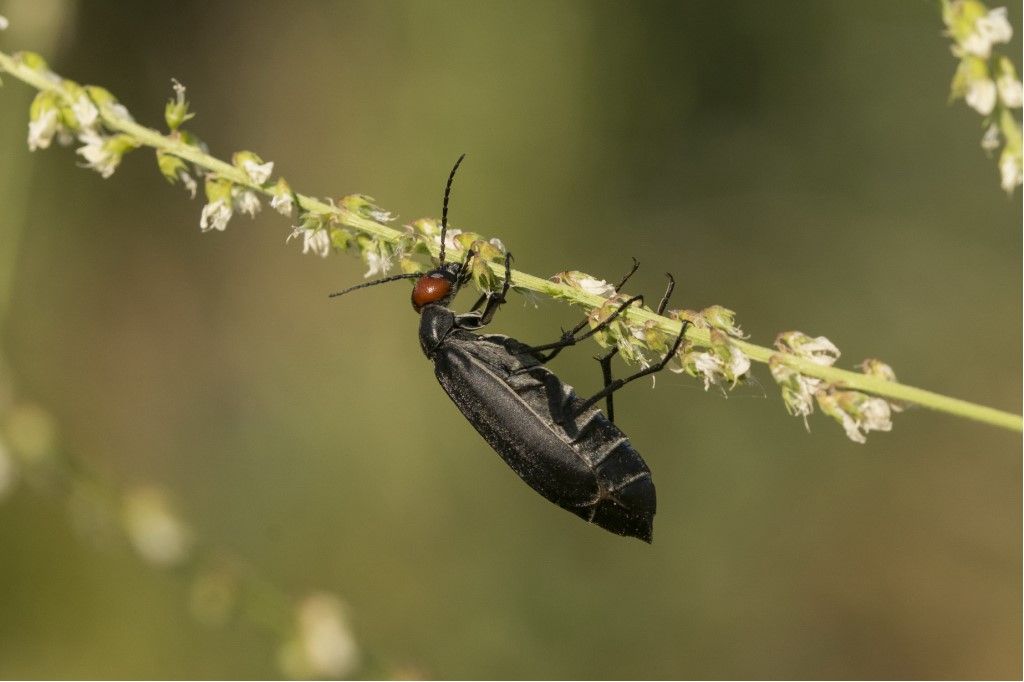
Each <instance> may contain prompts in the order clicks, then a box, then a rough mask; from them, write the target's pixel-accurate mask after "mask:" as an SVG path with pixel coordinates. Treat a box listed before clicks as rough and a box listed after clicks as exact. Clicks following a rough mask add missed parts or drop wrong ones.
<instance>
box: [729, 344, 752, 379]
mask: <svg viewBox="0 0 1024 682" xmlns="http://www.w3.org/2000/svg"><path fill="white" fill-rule="evenodd" d="M729 350H730V351H731V353H732V355H731V357H730V358H729V375H730V376H732V380H733V386H735V385H736V382H737V381H739V379H740V377H742V376H745V375H746V374H747V372H749V371H750V358H748V357H747V354H746V353H744V352H743V351H741V350H740V349H739V348H730V349H729Z"/></svg>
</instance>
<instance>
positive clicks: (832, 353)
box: [775, 331, 840, 367]
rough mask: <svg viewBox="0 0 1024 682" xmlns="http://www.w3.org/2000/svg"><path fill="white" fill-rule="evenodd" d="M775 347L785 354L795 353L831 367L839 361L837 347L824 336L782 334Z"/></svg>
mask: <svg viewBox="0 0 1024 682" xmlns="http://www.w3.org/2000/svg"><path fill="white" fill-rule="evenodd" d="M775 347H776V348H778V349H779V350H781V351H783V352H784V353H793V354H794V355H799V356H800V357H803V358H807V359H808V360H810V361H811V362H813V363H815V364H817V365H822V366H825V367H830V366H832V365H833V364H835V361H836V360H838V359H839V356H840V352H839V349H838V348H836V345H835V344H834V343H832V342H831V341H829V340H828V339H827V338H825V337H824V336H819V337H817V338H813V339H812V338H811V337H809V336H807V335H806V334H804V333H803V332H796V331H793V332H782V333H781V334H779V335H778V336H777V337H776V338H775Z"/></svg>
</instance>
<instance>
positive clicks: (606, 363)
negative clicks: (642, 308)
mask: <svg viewBox="0 0 1024 682" xmlns="http://www.w3.org/2000/svg"><path fill="white" fill-rule="evenodd" d="M633 263H634V265H633V270H632V271H631V272H630V273H629V275H626V278H625V279H624V280H623V281H622V282H620V283H619V286H620V287H621V286H622V285H623V284H625V283H626V280H627V279H629V277H630V275H632V274H633V273H634V272H636V268H637V265H636V259H635V258H634V259H633ZM665 276H666V277H668V286H667V287H665V294H664V295H663V296H662V297H661V303H659V304H658V314H659V315H661V314H662V313H664V312H665V308H667V307H668V299H669V298H671V297H672V290H673V289H675V288H676V280H675V278H674V277H672V275H671V273H668V272H666V273H665ZM616 290H618V287H616ZM618 353H619V347H618V346H616V347H615V348H612V349H611V350H610V351H608V352H607V353H605V354H604V355H599V356H597V357H596V358H594V359H595V360H597V361H598V362H599V363H601V375H602V378H603V379H604V387H605V388H606V389H607V388H608V387H609V386H610V385H611V384H612V358H614V357H615V356H616V355H618ZM613 394H614V391H613V392H611V393H609V394H608V395H606V396H605V398H604V404H605V413H606V414H607V416H608V421H610V422H612V423H613V424H614V423H615V404H614V401H613Z"/></svg>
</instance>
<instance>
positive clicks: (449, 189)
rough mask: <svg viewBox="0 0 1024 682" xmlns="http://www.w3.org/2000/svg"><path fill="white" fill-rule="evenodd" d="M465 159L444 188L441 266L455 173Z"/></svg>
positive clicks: (463, 156)
mask: <svg viewBox="0 0 1024 682" xmlns="http://www.w3.org/2000/svg"><path fill="white" fill-rule="evenodd" d="M464 158H466V155H465V154H463V155H462V156H460V157H459V160H458V161H456V162H455V165H454V166H452V172H451V173H449V174H448V182H447V184H445V186H444V203H443V204H441V265H444V238H445V235H446V234H447V233H448V197H449V196H451V193H452V180H454V179H455V171H457V170H459V164H461V163H462V160H463V159H464Z"/></svg>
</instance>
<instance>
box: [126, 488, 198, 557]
mask: <svg viewBox="0 0 1024 682" xmlns="http://www.w3.org/2000/svg"><path fill="white" fill-rule="evenodd" d="M122 519H123V522H124V526H125V532H126V533H127V534H128V539H129V540H130V541H131V543H132V546H133V547H135V551H137V552H138V553H139V555H140V556H141V557H142V558H143V559H145V560H146V561H148V562H150V563H152V564H156V565H157V566H174V565H175V564H179V563H181V562H182V561H184V560H185V559H186V558H187V557H188V553H189V549H190V547H191V545H192V538H191V533H190V532H189V530H188V528H187V527H186V526H185V524H184V523H183V522H182V521H181V520H180V519H179V518H178V517H177V515H175V514H174V512H173V511H172V510H171V507H170V504H169V503H168V501H167V499H166V497H165V496H164V494H163V492H161V491H160V490H159V489H157V488H148V487H146V488H137V489H135V490H132V491H129V492H128V493H127V494H126V495H125V499H124V508H123V516H122Z"/></svg>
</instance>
